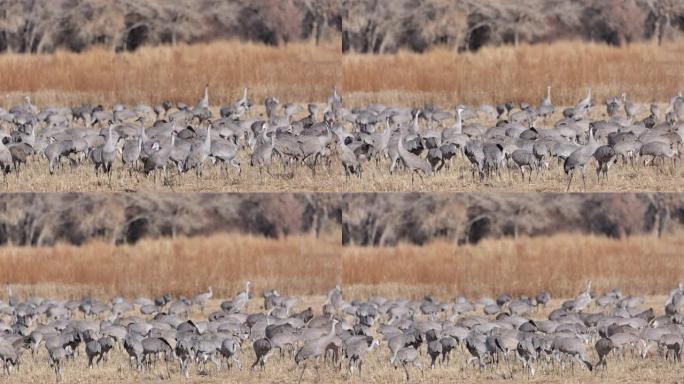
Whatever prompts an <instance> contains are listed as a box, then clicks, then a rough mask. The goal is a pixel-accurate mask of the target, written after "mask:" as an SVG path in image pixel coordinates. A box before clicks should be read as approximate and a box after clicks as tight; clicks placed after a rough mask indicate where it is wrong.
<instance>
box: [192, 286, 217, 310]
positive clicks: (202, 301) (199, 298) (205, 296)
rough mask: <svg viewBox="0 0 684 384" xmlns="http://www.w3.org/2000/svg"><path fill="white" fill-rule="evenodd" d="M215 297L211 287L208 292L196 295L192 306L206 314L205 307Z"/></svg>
mask: <svg viewBox="0 0 684 384" xmlns="http://www.w3.org/2000/svg"><path fill="white" fill-rule="evenodd" d="M213 295H214V292H213V291H212V290H211V287H209V288H208V289H207V291H206V292H202V293H200V294H198V295H196V296H195V297H194V298H193V299H192V304H194V305H197V306H198V307H200V311H202V313H204V306H205V305H206V304H207V302H208V301H209V300H210V299H211V297H212V296H213Z"/></svg>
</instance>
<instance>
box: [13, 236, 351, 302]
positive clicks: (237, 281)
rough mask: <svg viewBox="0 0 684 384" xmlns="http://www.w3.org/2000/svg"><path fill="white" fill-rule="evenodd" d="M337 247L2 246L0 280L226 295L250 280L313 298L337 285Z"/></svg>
mask: <svg viewBox="0 0 684 384" xmlns="http://www.w3.org/2000/svg"><path fill="white" fill-rule="evenodd" d="M339 244H340V242H339V238H336V237H334V236H327V237H322V238H319V239H316V238H315V237H313V236H291V237H287V238H283V239H279V240H274V239H267V238H262V237H258V236H249V235H239V234H235V235H232V234H231V235H228V234H224V235H215V236H210V237H195V238H178V239H170V238H168V239H161V240H142V241H140V242H138V243H137V244H135V245H124V246H119V247H117V246H114V245H111V244H108V243H103V242H92V243H88V244H86V245H84V246H81V247H78V246H72V245H57V246H54V247H38V248H30V247H14V246H6V247H2V248H0V266H2V267H1V268H0V282H3V283H11V284H12V285H16V286H17V287H18V288H16V289H15V291H16V290H20V291H23V293H26V294H28V293H38V294H42V295H60V296H62V295H67V296H74V295H75V296H79V295H83V294H94V295H103V296H108V297H109V296H112V295H124V296H129V297H130V296H135V295H140V294H160V293H163V292H172V293H174V294H185V295H191V294H194V293H197V292H200V291H205V290H206V289H207V287H208V286H211V287H212V288H213V290H214V292H215V293H216V295H217V296H219V295H220V296H222V297H227V296H229V295H231V294H233V293H234V292H235V291H236V290H237V289H238V288H241V287H242V284H243V282H244V281H245V280H247V279H249V280H251V281H252V283H253V286H254V288H255V289H256V290H258V291H259V292H260V290H262V289H273V288H277V289H278V290H279V291H282V292H285V293H286V294H301V295H310V294H320V293H321V292H324V291H327V289H329V288H330V287H334V286H335V284H336V283H337V282H338V280H339V273H340V268H341V266H340V263H339V247H340V245H339ZM3 293H4V292H3Z"/></svg>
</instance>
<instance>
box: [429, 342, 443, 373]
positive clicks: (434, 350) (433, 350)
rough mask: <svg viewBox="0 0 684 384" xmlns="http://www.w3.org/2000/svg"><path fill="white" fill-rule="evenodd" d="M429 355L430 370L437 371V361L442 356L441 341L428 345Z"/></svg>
mask: <svg viewBox="0 0 684 384" xmlns="http://www.w3.org/2000/svg"><path fill="white" fill-rule="evenodd" d="M427 354H428V356H430V359H431V362H430V368H432V369H435V361H437V358H438V357H439V356H440V355H441V354H442V343H441V342H440V341H439V340H433V341H431V342H429V343H428V346H427Z"/></svg>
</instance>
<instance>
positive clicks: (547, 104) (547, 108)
mask: <svg viewBox="0 0 684 384" xmlns="http://www.w3.org/2000/svg"><path fill="white" fill-rule="evenodd" d="M554 111H555V108H554V107H553V103H551V86H550V85H549V86H548V87H546V97H545V98H544V99H543V100H542V101H541V103H540V104H539V108H537V113H538V114H539V116H541V117H542V118H544V120H546V119H547V118H548V117H549V116H551V115H553V112H554Z"/></svg>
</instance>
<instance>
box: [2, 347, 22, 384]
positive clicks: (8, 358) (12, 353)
mask: <svg viewBox="0 0 684 384" xmlns="http://www.w3.org/2000/svg"><path fill="white" fill-rule="evenodd" d="M0 363H2V367H3V371H5V372H7V376H8V377H9V376H11V375H12V368H13V367H15V366H16V365H18V364H19V354H18V353H17V350H16V348H15V346H14V345H12V344H10V343H8V342H6V341H4V340H3V339H2V338H0Z"/></svg>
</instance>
